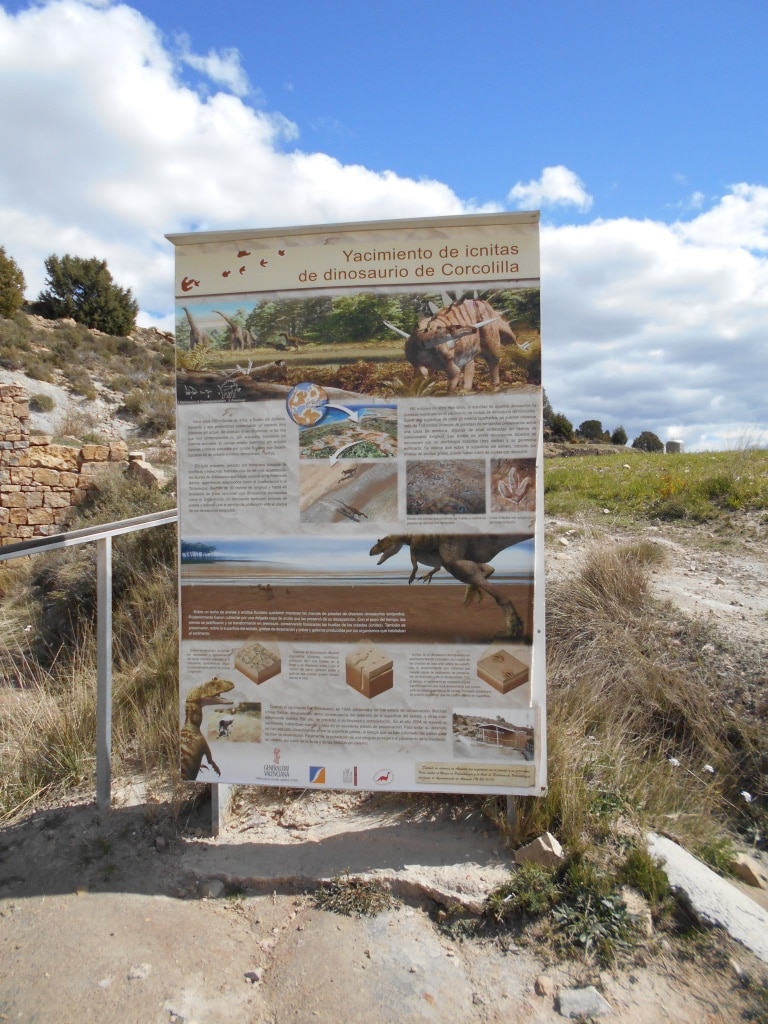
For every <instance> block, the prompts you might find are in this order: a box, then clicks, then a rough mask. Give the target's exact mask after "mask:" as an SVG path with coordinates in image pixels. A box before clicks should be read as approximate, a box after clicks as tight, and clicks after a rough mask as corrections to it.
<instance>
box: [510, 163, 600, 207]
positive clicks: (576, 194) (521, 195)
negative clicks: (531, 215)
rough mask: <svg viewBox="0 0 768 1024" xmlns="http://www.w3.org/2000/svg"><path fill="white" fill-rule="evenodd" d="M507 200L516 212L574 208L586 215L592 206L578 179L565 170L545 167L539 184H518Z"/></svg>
mask: <svg viewBox="0 0 768 1024" xmlns="http://www.w3.org/2000/svg"><path fill="white" fill-rule="evenodd" d="M507 199H508V201H509V202H510V203H514V204H515V205H516V206H517V208H518V209H529V210H530V209H534V210H538V209H540V208H542V207H545V206H575V207H577V209H579V210H581V211H582V212H586V211H587V210H589V209H590V207H591V206H592V196H591V195H589V193H588V192H587V190H586V189H585V188H584V184H583V182H582V181H581V179H580V178H579V177H578V175H576V174H574V172H573V171H571V170H569V169H568V168H567V167H563V165H562V164H559V165H558V166H557V167H545V168H544V170H543V171H542V172H541V177H540V178H539V180H538V181H529V182H528V183H527V184H525V185H524V184H523V183H522V182H520V181H519V182H518V183H517V184H516V185H513V187H512V188H511V189H510V190H509V194H508V195H507Z"/></svg>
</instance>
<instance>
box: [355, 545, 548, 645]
mask: <svg viewBox="0 0 768 1024" xmlns="http://www.w3.org/2000/svg"><path fill="white" fill-rule="evenodd" d="M532 536H533V534H530V533H494V534H474V533H473V534H469V533H467V534H428V533H425V534H393V535H390V536H388V537H382V538H381V540H378V541H377V542H376V543H375V544H374V545H373V547H372V548H371V550H370V552H369V554H371V555H381V557H380V558H379V560H378V562H377V563H376V564H377V565H381V563H382V562H386V560H387V559H388V558H392V556H393V555H396V554H397V552H398V551H399V550H400V549H401V548H402V547H403V546H404V545H405V544H407V545H408V546H409V548H410V550H411V565H412V566H413V569H412V571H411V575H410V578H409V579H408V582H409V583H413V581H414V579H415V577H416V573H417V571H418V565H419V563H421V564H422V565H431V566H433V567H434V568H433V570H432V572H429V573H427V574H426V575H425V576H424V577H422V578H423V579H424V580H425V581H426V582H427V583H429V582H430V581H431V579H432V577H433V576H434V575H435V573H436V572H438V570H439V569H445V570H446V571H447V572H449V573H450V574H451V576H453V578H454V579H457V580H459V581H460V582H461V583H466V585H467V587H466V591H465V593H464V604H469V602H470V601H471V600H472V599H473V598H475V597H477V598H478V599H480V598H482V596H483V594H484V593H485V594H490V596H491V597H492V598H493V600H494V601H495V602H496V604H497V605H498V606H499V608H500V609H501V611H502V614H503V615H504V622H505V623H506V629H505V630H504V631H503V632H500V633H497V634H496V637H497V638H498V639H504V640H513V639H516V638H518V637H519V636H520V635H521V634H522V633H523V632H524V626H523V621H522V619H521V618H520V616H519V615H518V613H517V611H516V610H515V607H514V605H513V604H512V602H511V601H510V600H509V598H508V597H506V596H505V595H504V594H503V593H502V592H501V591H500V590H499V589H498V587H495V586H493V585H492V584H490V583H489V582H488V579H489V577H490V576H492V575H493V573H494V571H495V570H494V568H493V566H492V565H489V564H488V563H489V562H490V560H491V559H492V558H494V557H495V556H496V555H498V554H499V552H500V551H504V550H505V548H510V547H512V546H513V545H514V544H520V543H522V542H523V541H525V540H530V539H531V538H532Z"/></svg>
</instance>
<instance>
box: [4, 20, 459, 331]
mask: <svg viewBox="0 0 768 1024" xmlns="http://www.w3.org/2000/svg"><path fill="white" fill-rule="evenodd" d="M188 51H189V47H187V52H186V53H185V54H183V55H182V57H183V60H186V61H187V62H189V57H190V54H189V52H188ZM214 56H215V55H214ZM209 58H210V59H209ZM199 66H200V67H201V69H203V70H205V71H207V73H208V74H209V75H210V74H216V75H218V77H219V78H221V79H225V80H226V79H227V77H228V76H229V82H227V85H228V87H229V89H230V91H223V90H222V91H219V92H216V93H215V94H213V95H211V96H208V97H204V96H201V95H198V94H197V93H196V92H195V91H194V90H193V89H190V88H188V87H186V86H185V85H184V84H183V82H182V80H181V76H180V70H181V69H180V67H179V66H177V65H176V64H175V62H174V59H173V57H172V55H171V53H170V52H169V51H168V49H166V47H165V46H164V45H163V41H162V39H161V37H160V34H159V32H158V31H157V29H156V28H155V26H154V25H153V24H152V23H151V22H150V21H148V20H147V19H145V18H144V17H143V16H142V15H141V14H140V13H139V12H138V11H136V10H133V9H132V8H130V7H127V6H124V5H118V6H106V7H104V8H103V9H99V7H97V6H94V5H92V4H88V3H83V2H80V0H52V2H49V3H47V4H45V5H44V6H39V7H34V8H30V9H28V10H25V11H22V12H21V13H19V14H18V15H15V16H10V15H7V14H6V13H5V11H4V10H3V9H2V8H0V134H1V135H2V138H3V139H4V140H6V142H7V144H6V146H5V148H4V153H3V161H2V167H1V168H0V237H2V238H3V244H4V245H5V246H6V250H7V251H8V252H9V253H11V254H13V256H14V258H15V259H16V260H17V262H19V264H20V265H21V266H22V268H23V270H24V273H25V275H26V278H27V283H28V292H29V294H30V295H32V296H34V295H36V294H37V292H38V291H39V290H40V288H41V287H42V284H43V276H44V269H43V260H44V259H45V257H46V256H48V255H50V254H51V253H52V252H57V253H61V252H62V251H69V248H68V247H71V248H73V249H74V247H75V246H78V247H79V248H78V255H84V256H91V255H98V256H99V257H101V258H104V259H107V261H108V263H109V265H110V269H111V270H112V272H113V274H114V276H115V277H116V278H117V279H119V280H120V281H121V283H124V284H125V285H127V286H129V287H131V288H132V290H133V291H134V293H135V294H136V295H137V297H138V298H139V300H140V302H141V305H142V308H143V309H145V310H148V311H152V312H153V313H160V312H161V311H164V310H166V309H167V308H168V305H169V297H170V280H171V277H170V274H169V273H166V274H165V275H164V276H158V275H157V270H158V264H162V265H163V266H167V267H168V268H170V265H171V261H172V258H173V255H172V250H171V247H170V246H169V244H168V243H167V242H166V241H165V239H164V237H163V236H164V234H165V233H167V232H173V231H180V230H188V229H190V228H192V227H195V228H201V229H204V228H210V227H217V228H221V227H228V226H237V227H244V226H247V227H250V226H253V227H260V226H268V225H270V224H278V223H280V224H283V223H284V224H289V223H294V224H298V223H316V222H322V221H324V220H328V221H340V220H354V219H358V218H362V219H367V218H374V219H376V218H387V217H402V216H419V215H425V216H429V215H433V214H446V213H463V212H466V211H468V210H470V209H471V208H472V207H471V204H469V203H466V202H462V200H460V199H459V198H458V197H457V196H456V195H455V194H454V193H453V192H452V191H451V189H450V188H449V187H448V186H447V185H445V184H443V183H442V182H438V181H428V180H424V181H416V180H413V179H410V178H404V177H401V176H399V175H397V174H396V173H395V172H393V171H385V172H383V173H376V172H373V171H370V170H368V169H367V168H365V167H361V166H355V165H344V164H341V163H340V162H339V161H338V160H336V159H334V158H333V157H331V156H328V155H326V154H323V153H306V152H302V151H301V150H300V149H297V148H290V147H291V144H294V145H295V140H296V138H297V135H298V132H297V129H296V126H295V125H293V124H292V123H291V122H290V121H288V120H287V119H286V118H284V117H283V116H282V115H280V114H270V113H266V112H264V111H260V110H256V109H254V108H253V107H251V106H249V105H247V104H246V103H245V102H243V100H242V99H241V98H239V97H238V96H236V95H233V94H232V90H233V89H234V90H239V89H240V88H242V87H243V82H242V81H241V80H240V79H239V78H238V75H237V70H238V68H239V63H238V60H236V58H235V55H234V53H228V54H224V55H223V56H222V57H221V60H220V62H219V63H217V62H216V61H215V60H214V59H213V58H212V57H211V55H209V57H208V58H201V59H200V65H199Z"/></svg>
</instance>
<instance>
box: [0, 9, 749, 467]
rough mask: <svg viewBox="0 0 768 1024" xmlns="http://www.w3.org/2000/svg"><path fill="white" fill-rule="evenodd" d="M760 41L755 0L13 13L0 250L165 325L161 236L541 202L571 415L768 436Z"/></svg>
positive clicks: (549, 287)
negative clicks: (102, 282) (105, 287)
mask: <svg viewBox="0 0 768 1024" xmlns="http://www.w3.org/2000/svg"><path fill="white" fill-rule="evenodd" d="M767 44H768V5H766V4H763V3H759V2H754V0H750V2H746V0H737V2H735V3H731V4H728V5H725V4H722V3H714V2H711V0H697V2H688V0H676V2H673V3H669V2H668V0H667V2H665V3H660V2H655V0H651V2H646V3H644V4H629V3H625V2H614V3H609V2H607V0H601V2H597V0H580V2H578V3H574V2H572V0H571V2H566V0H551V2H546V0H543V2H540V3H538V4H526V5H523V4H518V3H512V2H510V0H507V2H505V3H500V2H499V3H497V2H485V3H480V4H477V5H474V7H472V8H470V7H469V6H468V5H466V4H459V3H455V2H451V0H448V2H446V0H443V2H440V3H438V2H436V0H421V2H419V0H411V2H409V3H404V2H401V0H394V2H392V0H390V2H387V3H379V2H368V3H359V2H356V3H352V2H336V3H328V2H324V0H314V2H312V3H307V2H305V0H295V2H294V3H292V4H285V5H277V4H273V3H272V4H265V3H253V2H249V3H245V2H240V0H234V2H229V3H227V4H219V5H216V4H210V3H202V2H198V0H188V2H185V3H183V4H182V3H180V2H176V0H164V2H160V0H157V2H155V0H153V2H144V0H137V2H135V3H133V4H130V5H128V4H114V3H110V2H109V0H92V2H86V0H50V2H43V3H29V2H17V0H13V2H10V0H0V137H2V139H3V147H2V151H1V152H0V245H4V246H5V249H6V252H7V253H8V254H9V255H11V256H13V257H14V259H16V261H17V262H18V263H19V265H20V266H21V268H22V270H23V271H24V274H25V276H26V279H27V294H28V296H29V297H30V298H34V297H36V295H37V293H38V292H39V291H40V289H41V288H42V287H43V285H44V267H43V261H44V259H45V258H46V256H48V255H50V254H51V253H57V254H63V253H65V252H69V253H73V254H76V255H82V256H99V257H101V258H105V259H107V261H108V263H109V266H110V269H111V270H112V273H113V275H114V277H115V278H116V280H117V281H118V282H119V283H120V284H122V285H124V286H128V287H130V288H131V289H132V291H133V293H134V295H135V296H136V297H137V299H138V300H139V304H140V307H141V315H140V317H141V319H140V322H142V323H156V324H158V325H160V326H164V327H168V328H172V325H173V300H172V283H171V279H172V263H173V251H172V247H171V246H170V245H169V243H168V242H167V241H166V240H165V237H164V236H165V234H166V233H173V232H180V231H188V230H197V229H219V228H250V227H268V226H281V225H288V224H313V223H333V222H339V221H354V220H365V219H380V218H389V217H392V218H397V217H412V216H430V215H442V214H461V213H470V212H477V211H484V210H516V209H540V210H541V222H542V316H543V349H544V373H545V381H544V383H545V387H546V389H547V394H548V395H549V398H550V401H551V402H552V405H553V406H554V408H555V409H556V410H557V411H560V412H564V413H565V414H566V415H567V416H568V417H569V418H570V419H571V420H572V421H573V422H574V424H575V425H578V423H579V422H581V421H582V420H583V419H588V418H589V419H591V418H598V419H601V420H602V422H603V425H604V426H605V427H607V428H608V429H610V430H612V429H614V428H615V427H616V426H618V425H619V424H622V425H623V426H624V427H625V429H626V430H627V433H628V434H629V436H630V439H632V438H633V437H634V436H636V435H637V434H638V433H639V432H640V431H641V430H644V429H651V430H654V431H655V432H656V433H658V434H659V436H660V437H661V438H662V440H667V439H669V438H672V437H674V438H681V439H683V440H684V441H685V443H686V446H687V447H688V448H691V449H695V448H723V447H735V446H738V445H741V444H744V443H762V444H768V436H767V432H768V414H767V413H766V399H765V392H766V386H765V385H766V377H768V373H767V372H766V366H767V365H768V340H767V338H768V160H766V155H767V154H768V144H767V143H768V140H767V139H766V135H767V134H768V131H767V129H766V120H767V119H766V116H765V109H764V108H765V96H766V95H768V61H767V60H766V58H765V53H766V49H767Z"/></svg>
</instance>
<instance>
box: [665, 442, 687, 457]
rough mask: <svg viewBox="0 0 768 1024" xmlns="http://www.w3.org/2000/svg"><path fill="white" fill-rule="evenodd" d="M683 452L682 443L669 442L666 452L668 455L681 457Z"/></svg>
mask: <svg viewBox="0 0 768 1024" xmlns="http://www.w3.org/2000/svg"><path fill="white" fill-rule="evenodd" d="M682 450H683V442H682V441H667V443H666V445H665V451H666V453H667V455H680V454H681V453H682Z"/></svg>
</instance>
